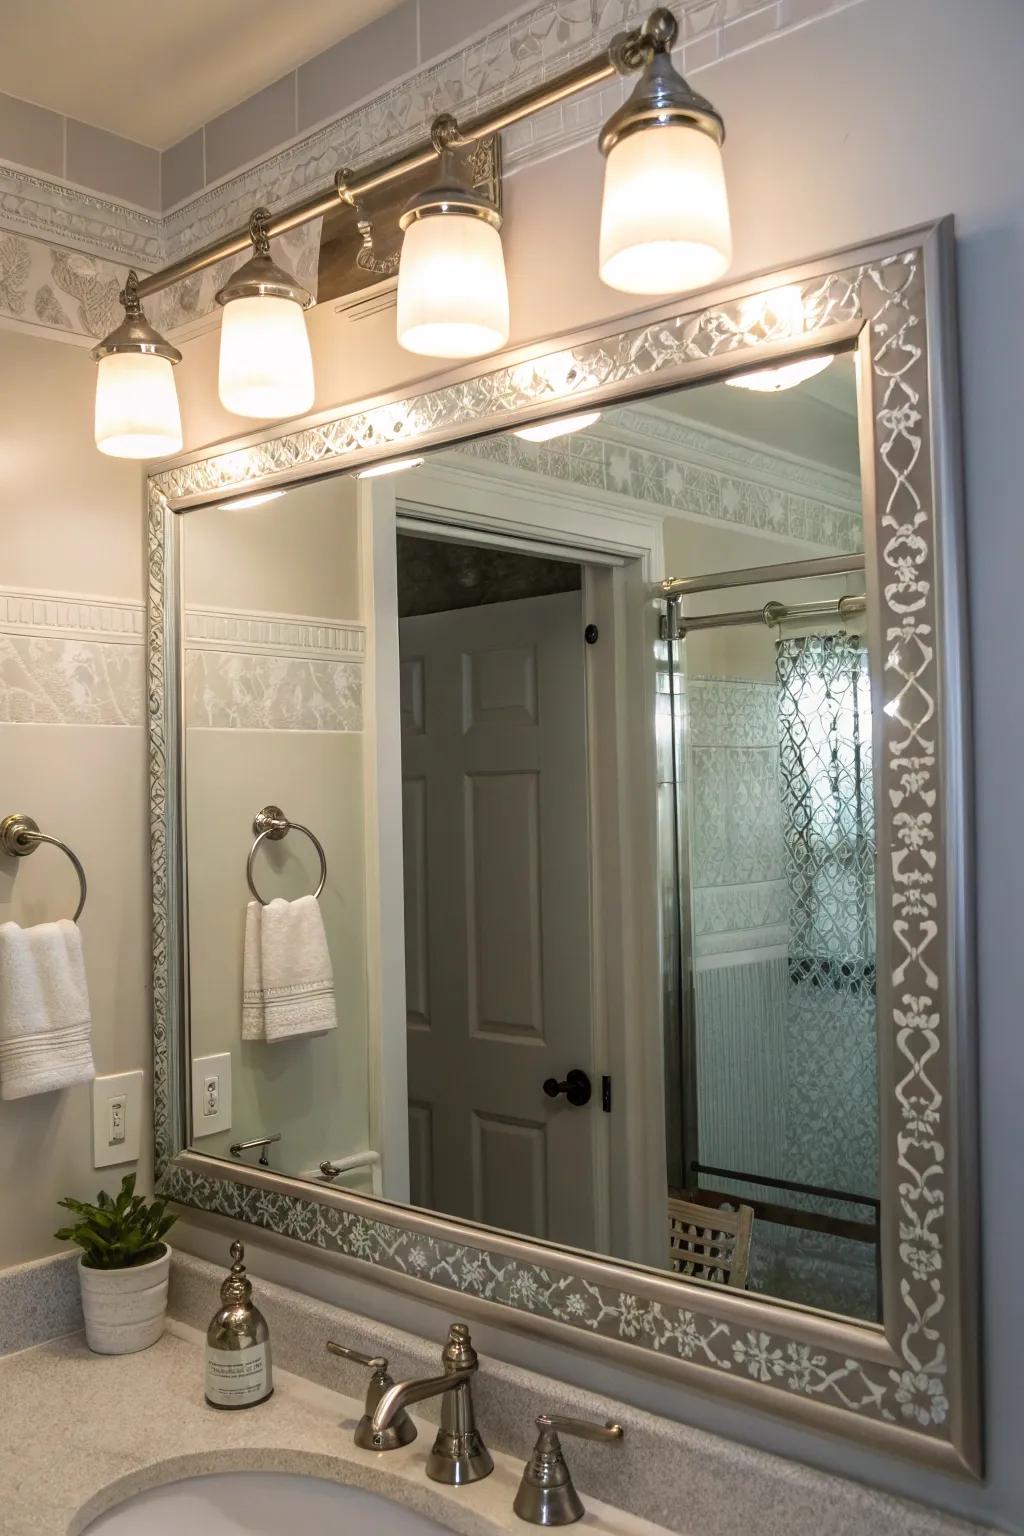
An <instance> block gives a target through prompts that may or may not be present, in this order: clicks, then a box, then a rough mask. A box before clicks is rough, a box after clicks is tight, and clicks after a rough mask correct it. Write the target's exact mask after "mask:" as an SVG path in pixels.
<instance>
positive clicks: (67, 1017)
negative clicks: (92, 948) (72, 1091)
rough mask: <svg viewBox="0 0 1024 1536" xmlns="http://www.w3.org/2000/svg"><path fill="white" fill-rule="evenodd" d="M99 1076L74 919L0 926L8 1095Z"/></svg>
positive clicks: (0, 1068) (1, 1083)
mask: <svg viewBox="0 0 1024 1536" xmlns="http://www.w3.org/2000/svg"><path fill="white" fill-rule="evenodd" d="M95 1076H96V1068H95V1066H94V1065H93V1059H92V1021H91V1019H90V1017H89V991H88V987H87V985H86V980H85V961H84V959H83V956H82V936H81V934H80V933H79V931H78V929H77V927H76V926H75V924H74V923H72V922H71V921H70V920H69V919H68V918H63V919H62V920H61V921H60V922H58V923H40V924H39V925H38V926H37V927H34V928H20V927H19V926H18V924H17V923H0V1098H4V1099H23V1098H26V1097H27V1096H28V1095H29V1094H33V1093H52V1092H53V1091H54V1089H56V1088H67V1087H69V1086H70V1084H72V1083H87V1082H89V1081H90V1079H91V1078H94V1077H95Z"/></svg>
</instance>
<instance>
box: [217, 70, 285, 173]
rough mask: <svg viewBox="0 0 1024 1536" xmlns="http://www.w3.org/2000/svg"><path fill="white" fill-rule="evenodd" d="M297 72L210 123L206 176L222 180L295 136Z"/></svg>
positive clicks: (275, 82) (258, 92)
mask: <svg viewBox="0 0 1024 1536" xmlns="http://www.w3.org/2000/svg"><path fill="white" fill-rule="evenodd" d="M295 132H296V128H295V76H294V74H291V75H285V76H284V77H283V78H282V79H280V80H275V81H274V83H273V85H268V86H265V87H264V89H263V90H262V91H257V92H256V94H255V95H254V96H249V97H248V98H247V99H246V100H245V101H241V102H239V104H238V106H237V107H232V108H231V109H230V111H228V112H222V113H221V115H220V117H215V118H214V119H213V121H212V122H210V123H207V125H206V179H207V181H208V182H211V181H218V180H219V179H220V177H221V176H227V175H228V174H229V173H230V172H231V171H234V170H237V169H238V167H239V166H240V165H248V163H249V161H250V160H258V159H259V157H260V156H261V155H269V154H270V152H271V150H274V149H276V148H277V146H278V145H279V144H283V143H285V142H286V140H288V139H291V138H294V136H295Z"/></svg>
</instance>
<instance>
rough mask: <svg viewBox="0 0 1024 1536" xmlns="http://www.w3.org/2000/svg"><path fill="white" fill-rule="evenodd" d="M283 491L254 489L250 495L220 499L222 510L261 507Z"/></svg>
mask: <svg viewBox="0 0 1024 1536" xmlns="http://www.w3.org/2000/svg"><path fill="white" fill-rule="evenodd" d="M285 494H286V493H285V492H284V491H254V492H253V494H252V495H251V496H236V497H235V498H234V499H233V500H232V501H222V502H221V504H220V505H221V510H222V511H223V512H247V511H248V510H249V508H250V507H262V506H263V505H264V504H265V503H266V502H268V501H277V499H278V497H279V496H284V495H285Z"/></svg>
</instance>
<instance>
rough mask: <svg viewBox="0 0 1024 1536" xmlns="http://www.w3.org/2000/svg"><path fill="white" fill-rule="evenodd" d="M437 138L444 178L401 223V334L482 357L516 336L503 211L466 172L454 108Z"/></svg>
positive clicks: (432, 353) (420, 346) (412, 348)
mask: <svg viewBox="0 0 1024 1536" xmlns="http://www.w3.org/2000/svg"><path fill="white" fill-rule="evenodd" d="M431 142H432V144H433V146H434V148H435V150H436V151H437V153H438V154H439V155H440V157H441V167H440V173H439V178H438V181H437V184H436V185H435V186H432V187H428V188H427V189H426V190H425V191H423V192H419V193H417V194H416V196H415V197H413V198H411V199H410V200H409V202H408V203H406V205H405V208H404V210H403V212H402V215H401V218H400V219H399V221H398V222H399V225H400V227H401V229H402V231H403V233H404V236H405V238H404V239H403V241H402V256H401V261H400V263H399V267H398V340H399V343H400V344H401V345H402V346H403V347H404V348H405V350H406V351H407V352H416V353H418V354H420V355H422V356H425V357H451V358H457V357H480V356H482V355H483V354H484V353H485V352H494V351H495V350H496V349H497V348H498V347H503V346H504V345H505V343H506V342H507V341H508V332H509V309H508V281H507V279H506V277H505V257H504V254H503V252H502V249H501V233H500V231H501V214H500V213H499V212H498V210H497V208H495V207H494V205H493V203H490V202H488V201H487V199H486V198H485V197H482V196H481V195H480V194H479V193H478V192H474V191H473V189H472V188H471V187H470V186H469V185H468V184H467V181H466V178H465V177H464V176H463V174H462V172H461V171H460V168H459V165H458V162H457V160H456V157H455V148H456V145H457V144H458V142H459V130H458V125H457V124H456V122H455V119H454V118H453V117H452V116H451V115H450V114H447V113H443V114H442V115H441V116H440V117H438V118H437V119H436V121H435V123H434V126H433V129H432V131H431Z"/></svg>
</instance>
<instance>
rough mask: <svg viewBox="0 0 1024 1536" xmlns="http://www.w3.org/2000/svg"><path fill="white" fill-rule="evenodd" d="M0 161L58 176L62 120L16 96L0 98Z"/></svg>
mask: <svg viewBox="0 0 1024 1536" xmlns="http://www.w3.org/2000/svg"><path fill="white" fill-rule="evenodd" d="M0 160H11V161H13V162H14V164H15V165H24V166H27V167H28V168H29V169H30V170H33V171H43V172H45V173H46V174H47V175H49V176H60V175H62V174H63V170H64V119H63V118H62V117H61V116H60V115H59V114H58V113H57V112H48V111H47V110H46V108H45V107H37V106H34V105H33V104H32V102H29V101H19V100H18V98H17V97H16V96H4V95H2V94H0Z"/></svg>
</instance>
